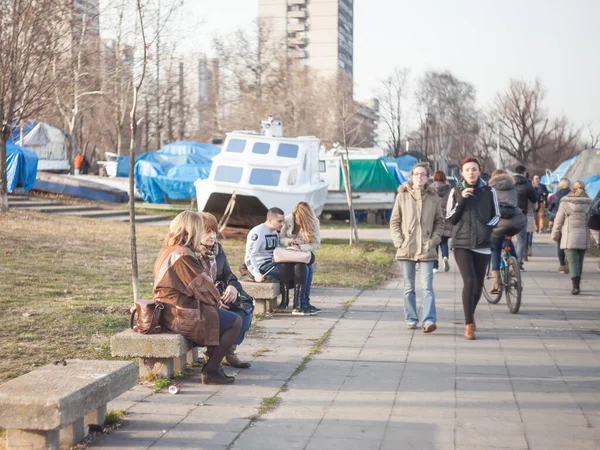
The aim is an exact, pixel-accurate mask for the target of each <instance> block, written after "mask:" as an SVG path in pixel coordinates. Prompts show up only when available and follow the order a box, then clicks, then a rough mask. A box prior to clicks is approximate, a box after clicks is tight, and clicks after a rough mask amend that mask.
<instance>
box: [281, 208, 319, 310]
mask: <svg viewBox="0 0 600 450" xmlns="http://www.w3.org/2000/svg"><path fill="white" fill-rule="evenodd" d="M320 228H321V226H320V223H319V219H317V216H316V215H315V212H314V211H313V209H312V208H311V206H310V205H309V204H308V203H307V202H300V203H298V204H297V205H296V207H295V208H294V210H293V211H292V214H290V215H289V216H287V217H286V218H285V221H284V224H283V228H282V229H281V231H280V232H279V243H280V244H281V245H282V246H283V247H294V248H297V249H299V250H307V251H309V252H311V253H312V254H313V257H312V258H311V262H310V263H309V264H301V263H282V264H281V297H282V298H281V303H282V307H283V308H287V305H288V302H289V288H290V285H292V286H293V287H294V306H293V310H292V314H295V315H301V316H314V315H315V314H318V313H320V312H321V310H320V309H319V308H316V307H314V306H313V305H311V304H310V287H311V285H312V279H313V274H314V270H315V269H314V254H315V252H316V251H317V250H318V248H319V247H320V246H321V233H320Z"/></svg>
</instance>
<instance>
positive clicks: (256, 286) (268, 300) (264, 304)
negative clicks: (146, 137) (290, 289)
mask: <svg viewBox="0 0 600 450" xmlns="http://www.w3.org/2000/svg"><path fill="white" fill-rule="evenodd" d="M241 283H242V287H243V288H244V290H245V291H246V292H247V293H248V295H251V296H252V297H254V300H255V302H254V312H255V313H258V314H265V313H271V312H273V311H275V308H277V297H279V294H280V288H279V283H255V282H253V281H245V280H241Z"/></svg>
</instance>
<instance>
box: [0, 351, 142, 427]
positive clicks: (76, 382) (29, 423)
mask: <svg viewBox="0 0 600 450" xmlns="http://www.w3.org/2000/svg"><path fill="white" fill-rule="evenodd" d="M137 372H138V369H137V366H136V365H135V363H133V362H128V361H83V360H78V359H71V360H67V361H66V365H62V364H58V365H54V364H49V365H47V366H44V367H41V368H39V369H37V370H34V371H33V372H29V373H28V374H25V375H23V376H20V377H18V378H15V379H13V380H10V381H7V382H6V383H3V384H2V385H0V427H2V428H6V429H13V428H17V429H21V430H58V429H60V428H64V427H66V426H67V425H71V424H72V423H74V422H75V421H76V420H78V419H80V418H82V417H85V415H87V414H88V413H90V412H92V411H94V410H96V409H98V408H100V407H102V406H104V405H106V404H107V403H108V402H109V401H111V400H112V399H114V398H116V397H118V396H119V395H121V394H122V393H123V392H125V391H127V390H129V389H131V388H132V387H133V386H135V385H136V384H137V382H138V376H137Z"/></svg>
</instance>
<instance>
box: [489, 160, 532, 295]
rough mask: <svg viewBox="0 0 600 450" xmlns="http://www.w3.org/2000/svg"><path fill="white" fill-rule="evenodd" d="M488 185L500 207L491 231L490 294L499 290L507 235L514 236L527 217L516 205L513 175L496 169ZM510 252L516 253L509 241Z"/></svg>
mask: <svg viewBox="0 0 600 450" xmlns="http://www.w3.org/2000/svg"><path fill="white" fill-rule="evenodd" d="M489 186H491V187H493V188H494V189H495V190H496V195H497V196H498V204H499V209H500V220H499V222H498V224H497V225H496V227H495V228H494V230H493V231H492V289H491V293H492V294H498V293H499V292H500V256H501V254H502V245H503V243H504V240H505V239H506V237H507V236H511V237H512V236H515V235H516V234H518V233H519V231H521V230H522V229H523V228H524V227H525V226H526V225H527V217H526V216H525V215H524V214H523V211H521V209H520V208H519V205H518V193H517V189H516V187H515V182H514V179H513V177H511V176H510V175H509V174H508V173H507V172H506V170H502V169H497V170H495V171H494V172H493V173H492V178H491V179H490V181H489ZM509 245H510V248H511V249H510V253H511V255H512V256H514V257H516V256H517V253H516V251H515V248H514V246H513V244H512V241H510V244H509Z"/></svg>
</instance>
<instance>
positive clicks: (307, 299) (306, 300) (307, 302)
mask: <svg viewBox="0 0 600 450" xmlns="http://www.w3.org/2000/svg"><path fill="white" fill-rule="evenodd" d="M314 273H315V265H314V264H311V265H310V266H308V273H307V275H306V283H305V284H304V298H303V299H302V303H303V304H304V306H309V305H310V287H311V286H312V280H313V274H314Z"/></svg>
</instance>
